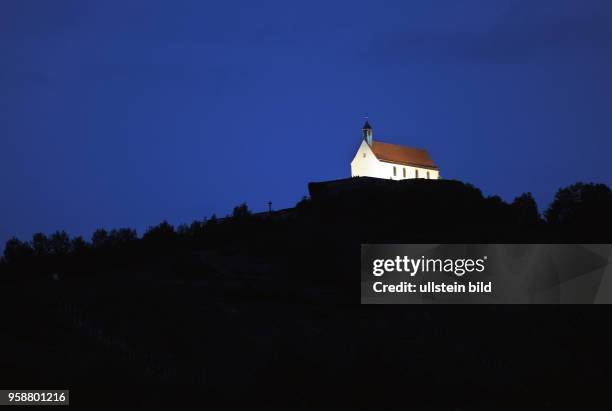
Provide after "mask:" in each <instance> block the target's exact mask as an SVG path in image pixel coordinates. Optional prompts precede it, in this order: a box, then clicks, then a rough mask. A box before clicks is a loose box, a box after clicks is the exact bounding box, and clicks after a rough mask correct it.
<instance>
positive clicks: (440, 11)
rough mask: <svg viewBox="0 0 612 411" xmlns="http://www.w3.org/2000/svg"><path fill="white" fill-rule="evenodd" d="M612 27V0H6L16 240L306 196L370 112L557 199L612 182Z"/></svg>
mask: <svg viewBox="0 0 612 411" xmlns="http://www.w3.org/2000/svg"><path fill="white" fill-rule="evenodd" d="M611 39H612V3H611V2H610V1H609V0H602V1H585V0H575V1H567V0H558V1H546V0H538V1H531V0H507V1H506V0H478V1H476V0H474V1H458V0H446V1H431V0H420V1H406V0H398V1H375V2H373V1H367V2H366V1H355V0H352V1H347V2H337V1H330V0H327V1H323V2H319V1H304V2H294V1H287V0H283V1H217V2H205V1H200V0H192V1H177V0H172V1H170V0H167V1H153V0H147V1H144V0H142V1H128V0H120V1H111V0H104V1H101V0H100V1H95V2H94V1H84V0H57V1H50V0H4V1H2V3H1V5H0V50H1V55H0V56H1V57H0V190H1V193H2V196H1V199H0V242H1V243H0V244H3V243H4V241H5V240H6V239H7V238H8V237H10V236H12V235H16V236H19V237H20V238H22V239H28V238H29V237H30V236H31V234H32V233H33V232H36V231H43V232H51V231H53V230H56V229H66V230H67V231H69V232H70V233H71V234H73V235H75V234H82V235H85V236H86V237H87V238H89V236H90V234H91V232H92V231H93V230H94V229H95V228H97V227H105V228H115V227H122V226H130V227H135V228H137V229H138V232H139V234H142V232H143V230H144V229H145V228H146V227H147V226H149V225H154V224H157V223H159V222H160V221H161V220H162V219H168V220H169V221H170V222H172V223H175V224H176V223H181V222H187V223H189V222H191V221H192V220H194V219H196V218H197V219H201V218H203V217H204V216H210V215H211V214H212V213H213V212H214V213H217V215H220V216H221V215H225V214H227V213H229V212H231V209H232V208H233V206H235V205H237V204H239V203H241V202H243V201H246V202H247V203H248V204H249V206H250V207H251V208H252V209H253V210H255V211H259V210H263V209H264V208H266V207H267V206H266V203H267V201H268V200H269V199H271V200H272V201H273V203H274V207H275V208H281V207H289V206H293V205H294V204H295V203H296V202H297V201H298V200H299V199H300V198H301V197H302V196H303V195H305V194H306V193H307V188H306V184H307V183H308V182H309V181H315V180H329V179H337V178H344V177H347V176H349V175H350V166H349V162H350V160H351V159H352V156H353V154H354V151H355V149H356V148H357V146H358V144H359V141H360V127H361V125H362V122H363V115H364V113H365V112H368V113H369V115H370V119H371V123H372V125H373V127H374V133H375V134H374V138H375V139H376V138H379V139H380V140H382V141H388V142H393V143H398V144H405V145H411V146H416V147H424V148H427V149H428V150H429V151H430V154H431V155H432V157H433V158H434V160H435V161H436V162H437V163H438V164H439V166H440V168H441V171H442V174H443V176H444V177H446V178H454V179H459V180H463V181H466V182H470V183H473V184H475V185H476V186H478V187H480V188H481V189H482V190H483V191H484V193H485V194H496V193H497V194H500V195H501V196H502V197H503V198H504V199H506V200H511V199H512V198H513V197H515V196H516V195H519V194H521V193H522V192H525V191H531V192H533V193H534V195H535V197H536V199H537V200H538V203H539V206H540V209H542V208H544V207H545V206H546V205H547V204H548V203H549V202H550V200H551V199H552V196H553V195H554V192H555V191H556V190H557V189H558V188H559V187H561V186H565V185H568V184H571V183H574V182H576V181H588V182H590V181H593V182H603V183H607V184H610V183H611V182H612V166H611V165H610V153H612V111H611V110H612V76H611V75H610V73H612V41H611ZM0 248H2V246H1V245H0Z"/></svg>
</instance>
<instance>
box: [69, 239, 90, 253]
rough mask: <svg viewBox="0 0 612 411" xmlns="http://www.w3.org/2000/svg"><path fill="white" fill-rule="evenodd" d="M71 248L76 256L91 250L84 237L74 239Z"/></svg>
mask: <svg viewBox="0 0 612 411" xmlns="http://www.w3.org/2000/svg"><path fill="white" fill-rule="evenodd" d="M70 248H71V249H72V252H74V253H76V254H80V253H83V252H84V251H85V250H87V249H88V248H89V245H88V244H87V242H86V241H85V240H84V239H83V237H81V236H78V237H74V238H73V239H72V241H71V244H70Z"/></svg>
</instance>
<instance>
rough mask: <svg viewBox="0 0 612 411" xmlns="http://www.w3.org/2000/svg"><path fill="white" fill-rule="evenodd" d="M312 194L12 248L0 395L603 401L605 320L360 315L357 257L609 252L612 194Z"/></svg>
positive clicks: (378, 184)
mask: <svg viewBox="0 0 612 411" xmlns="http://www.w3.org/2000/svg"><path fill="white" fill-rule="evenodd" d="M308 189H309V194H310V197H308V198H306V197H305V198H303V199H302V200H300V201H299V202H298V203H297V204H296V206H295V207H293V208H290V209H284V210H277V211H272V212H263V213H252V212H251V211H250V210H249V208H248V206H247V205H246V204H241V205H238V206H237V207H236V208H235V209H234V210H233V212H232V214H231V215H229V216H227V217H224V218H217V217H216V216H214V215H213V216H211V217H210V218H207V219H205V220H201V221H194V222H193V223H191V224H190V225H181V226H178V227H174V226H172V225H171V224H169V223H167V222H162V223H160V224H159V225H157V226H154V227H151V228H149V229H148V230H147V231H146V232H145V233H144V234H143V235H142V236H141V237H139V236H138V235H137V233H136V231H135V230H133V229H129V228H122V229H112V230H106V229H99V230H97V231H96V232H95V233H94V234H93V236H92V238H91V239H90V240H85V239H83V238H81V237H70V236H69V234H68V233H65V232H63V231H58V232H56V233H53V234H51V235H46V234H43V233H37V234H35V235H34V236H33V237H32V239H31V240H28V241H25V240H20V239H16V238H13V239H11V240H9V241H8V242H7V243H6V246H5V250H4V255H3V261H2V264H0V286H1V288H0V301H2V304H3V306H2V309H3V312H4V313H14V315H7V316H6V318H5V321H4V327H5V329H6V330H10V332H9V331H6V332H5V333H4V334H3V337H1V341H2V342H1V349H2V351H1V352H3V353H10V354H11V355H9V356H5V357H4V359H3V360H2V363H1V364H0V365H1V366H2V369H3V370H4V372H3V375H2V376H0V384H2V385H4V386H32V385H49V384H50V382H52V385H54V386H71V387H81V389H82V390H87V389H91V386H96V385H100V386H105V385H109V384H114V385H116V386H117V387H119V386H123V385H125V386H128V385H130V384H133V382H134V381H137V382H139V383H140V384H144V385H145V386H147V387H150V386H156V385H159V384H161V385H164V386H166V385H170V386H175V387H178V386H184V385H189V386H196V387H200V388H198V389H201V388H202V387H205V388H206V389H212V390H214V391H217V392H221V393H225V394H228V395H233V394H235V393H236V391H235V390H236V389H237V388H236V387H237V386H241V387H251V389H254V387H258V386H259V385H260V384H264V385H265V384H266V383H273V384H275V385H274V386H275V387H276V389H277V390H278V391H279V392H278V394H277V397H278V398H280V399H284V398H291V399H296V398H302V401H306V400H305V399H304V397H303V396H301V397H300V389H301V390H303V389H305V388H304V387H308V389H311V390H314V389H322V390H323V391H324V392H325V391H326V390H331V391H333V392H345V391H346V392H347V393H351V392H352V390H354V387H356V386H362V385H363V383H364V380H368V379H371V378H373V377H372V376H374V375H376V376H382V375H384V376H385V377H384V378H382V379H380V378H378V379H377V381H368V384H370V386H372V387H374V388H382V387H383V386H385V387H394V386H395V385H401V383H404V382H406V381H408V380H410V381H412V384H416V385H413V386H412V387H413V388H414V389H415V390H420V392H422V393H423V395H434V392H435V389H436V387H437V388H439V387H440V386H441V385H443V386H445V387H447V393H448V394H449V397H448V399H441V398H439V399H438V400H439V401H442V404H443V405H444V407H445V408H448V407H451V406H452V405H453V401H452V396H453V395H454V394H458V393H456V392H454V391H453V390H454V388H453V386H454V385H453V384H454V382H455V381H459V380H463V379H470V380H473V381H474V387H475V389H478V390H479V391H480V392H482V393H483V394H482V395H476V396H472V398H471V399H470V401H471V402H470V403H469V405H470V409H491V403H490V399H491V398H495V397H496V396H504V397H511V396H512V395H513V394H516V393H520V392H523V390H525V386H526V385H529V384H530V383H531V382H534V381H538V382H539V390H540V391H539V393H534V394H533V401H534V403H535V404H546V403H545V401H549V403H550V401H552V404H557V403H556V402H555V401H557V399H552V400H551V399H550V397H549V396H548V394H547V393H548V392H549V390H558V389H559V386H560V384H563V386H575V385H576V384H582V383H583V381H584V378H585V376H587V375H588V376H589V377H592V378H593V379H594V380H595V381H597V383H595V384H593V385H592V387H593V389H598V388H599V387H600V385H598V384H604V382H605V381H607V372H608V370H606V369H605V367H603V366H602V364H606V363H607V361H609V360H610V359H612V354H611V351H610V350H609V344H610V343H611V342H612V331H610V328H609V327H607V326H602V324H606V323H607V321H608V317H607V314H606V312H604V311H594V310H593V311H590V312H589V313H588V314H585V313H584V312H582V311H578V310H569V309H567V308H564V307H531V306H516V307H513V306H503V307H502V306H483V307H456V306H452V307H431V306H409V307H399V306H377V307H365V306H360V305H359V292H360V289H359V287H360V282H359V272H360V271H359V263H360V244H362V243H453V242H455V243H564V242H568V243H569V242H571V243H584V242H588V243H600V242H601V243H609V242H611V240H612V238H611V237H612V213H611V212H610V211H611V210H612V192H611V190H610V188H609V187H607V186H606V185H603V184H583V183H577V184H574V185H571V186H569V187H565V188H562V189H560V190H559V191H558V192H557V194H556V196H555V199H554V201H553V202H552V204H551V205H550V206H549V207H548V208H547V209H546V210H545V211H544V212H543V213H542V214H541V213H540V212H539V211H538V207H537V204H536V202H535V201H534V199H533V197H532V196H531V194H529V193H525V194H523V195H520V196H518V197H517V198H516V199H514V200H513V201H512V202H510V203H507V202H505V201H503V200H502V199H501V198H499V197H497V196H491V197H485V196H483V194H482V193H481V191H480V190H479V189H477V188H476V187H474V186H472V185H469V184H465V183H461V182H458V181H449V180H404V181H387V180H380V179H373V178H365V177H363V178H353V179H345V180H337V181H328V182H320V183H310V184H309V187H308ZM442 370H443V372H442ZM568 371H569V373H568ZM415 372H416V373H418V378H417V381H413V379H414V375H415ZM562 373H563V374H564V375H566V378H564V380H563V381H559V380H558V379H556V378H555V377H554V376H555V375H561V374H562ZM280 376H283V378H280V380H281V381H279V377H280ZM493 377H495V378H493ZM228 387H233V388H232V390H230V389H229V388H228ZM299 387H301V388H299ZM245 389H247V390H248V388H245ZM73 390H75V388H73ZM134 390H136V391H137V390H138V388H134ZM142 390H143V392H144V391H147V393H148V394H147V395H148V396H147V397H146V398H144V397H143V398H140V399H139V400H138V401H141V402H140V403H139V407H140V406H142V407H144V408H155V406H156V405H158V404H162V403H164V401H170V399H169V398H166V397H165V395H166V394H164V393H165V392H166V391H163V390H156V391H155V392H153V393H151V392H150V390H149V388H142ZM177 390H178V388H177ZM136 391H131V393H132V394H133V392H136ZM116 392H117V393H122V394H116V395H125V391H122V390H121V389H120V388H117V391H116ZM175 392H176V391H175ZM194 392H195V391H194ZM372 392H373V391H372ZM130 395H131V394H130ZM167 395H170V394H167ZM245 395H246V394H245ZM350 395H352V397H349V398H347V401H348V402H347V403H346V404H344V405H348V404H352V406H353V407H354V408H359V407H361V406H364V407H365V404H377V401H379V398H378V397H374V396H373V397H367V396H368V395H370V394H367V393H364V395H366V397H367V398H366V400H365V402H363V403H362V402H361V400H362V399H363V397H362V396H356V395H355V394H354V393H353V394H350ZM372 395H373V394H372ZM540 395H541V397H540ZM109 398H112V396H110V397H109ZM244 398H245V399H246V398H248V396H247V397H244ZM546 398H548V399H546ZM188 399H193V397H190V396H186V397H182V400H183V401H185V403H184V404H183V405H185V406H187V404H189V402H188ZM109 401H110V400H109ZM445 401H446V402H445ZM111 404H112V403H105V402H104V401H101V402H100V404H98V406H99V407H100V409H105V408H106V409H107V408H108V407H109V406H111ZM514 405H518V404H513V403H512V401H510V402H508V404H507V406H508V407H509V408H512V406H514ZM496 408H499V407H496ZM501 408H503V406H502V407H501Z"/></svg>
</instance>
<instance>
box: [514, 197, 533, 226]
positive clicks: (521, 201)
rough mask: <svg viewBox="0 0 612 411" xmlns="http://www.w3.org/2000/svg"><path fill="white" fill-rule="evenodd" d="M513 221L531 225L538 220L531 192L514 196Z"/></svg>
mask: <svg viewBox="0 0 612 411" xmlns="http://www.w3.org/2000/svg"><path fill="white" fill-rule="evenodd" d="M510 207H511V208H512V214H513V215H514V221H515V222H516V223H517V224H520V225H533V224H537V223H538V222H539V221H540V213H539V212H538V205H537V204H536V202H535V200H534V198H533V196H532V195H531V193H523V194H521V195H520V196H518V197H516V198H515V199H514V201H513V202H512V204H510Z"/></svg>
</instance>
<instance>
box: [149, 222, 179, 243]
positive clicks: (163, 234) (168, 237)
mask: <svg viewBox="0 0 612 411" xmlns="http://www.w3.org/2000/svg"><path fill="white" fill-rule="evenodd" d="M175 234H176V233H175V232H174V227H173V226H172V225H171V224H169V223H168V222H167V221H166V220H164V221H162V222H161V223H160V224H159V225H157V226H154V227H149V229H148V230H147V231H146V232H145V233H144V235H143V236H142V239H143V240H145V241H149V242H155V243H164V242H171V241H172V240H173V239H174V238H175Z"/></svg>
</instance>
